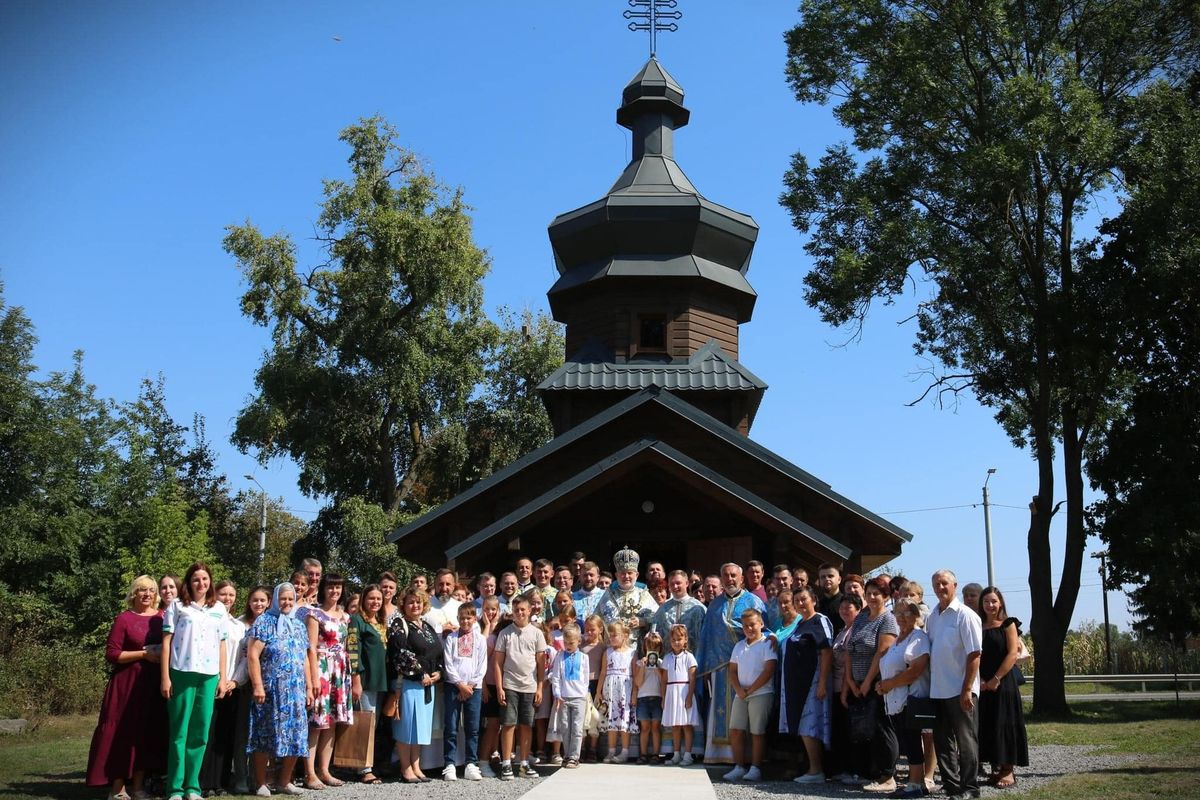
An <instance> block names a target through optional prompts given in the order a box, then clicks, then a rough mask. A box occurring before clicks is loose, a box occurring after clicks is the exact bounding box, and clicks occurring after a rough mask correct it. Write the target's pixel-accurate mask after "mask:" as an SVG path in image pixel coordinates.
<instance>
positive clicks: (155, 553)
mask: <svg viewBox="0 0 1200 800" xmlns="http://www.w3.org/2000/svg"><path fill="white" fill-rule="evenodd" d="M191 510H192V509H191V507H190V506H189V505H188V503H187V501H186V500H184V498H183V496H182V494H181V493H180V491H179V490H178V488H174V489H166V490H164V491H163V492H162V493H161V494H158V495H154V496H152V497H148V498H146V499H145V500H143V501H142V502H141V503H139V504H138V505H137V506H135V507H134V508H132V509H130V510H129V511H128V512H126V513H125V514H123V515H121V520H120V521H121V526H122V528H123V530H124V532H125V533H126V540H127V542H128V543H127V544H126V546H125V547H123V548H122V549H121V553H120V564H121V583H120V585H122V586H128V585H129V582H130V581H132V580H133V579H134V578H136V577H137V576H138V575H142V574H146V575H152V576H154V577H156V578H157V577H158V576H159V575H163V574H165V573H168V572H169V573H171V574H173V575H182V574H183V573H184V572H185V571H186V570H187V568H188V567H189V566H190V565H191V564H193V563H195V562H197V561H202V562H204V563H205V564H207V565H208V566H209V568H210V569H211V570H212V573H213V575H212V577H213V580H214V581H216V580H219V579H221V578H224V577H227V576H226V575H225V574H224V568H223V566H222V565H221V563H220V562H219V561H217V559H216V558H214V554H213V550H212V547H211V545H210V543H209V540H208V515H207V514H205V513H204V512H201V513H200V514H198V515H195V516H192V515H191V514H190V512H191Z"/></svg>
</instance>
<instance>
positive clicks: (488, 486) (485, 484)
mask: <svg viewBox="0 0 1200 800" xmlns="http://www.w3.org/2000/svg"><path fill="white" fill-rule="evenodd" d="M650 403H657V404H658V405H660V406H661V407H663V408H665V409H667V410H669V411H671V412H673V413H675V414H678V415H679V416H680V417H683V418H685V419H688V420H690V421H691V422H693V423H695V424H696V425H698V426H700V427H701V428H703V429H704V430H705V431H707V432H708V433H710V434H712V435H713V436H715V437H717V438H719V439H721V440H722V441H724V442H725V443H727V444H728V445H730V446H732V447H734V448H736V449H738V450H740V451H741V452H743V453H745V454H746V455H748V456H750V457H752V458H753V459H755V460H757V461H758V462H759V463H761V464H762V465H763V466H765V467H767V468H769V469H771V470H774V471H776V472H778V473H780V474H782V475H784V476H786V477H788V478H790V479H791V480H794V481H796V482H798V483H800V484H801V485H803V486H804V487H805V488H807V489H809V490H810V491H812V492H814V493H815V494H817V495H819V496H821V497H823V498H825V499H827V500H829V501H830V502H832V503H834V504H836V505H838V506H841V507H842V508H844V509H845V510H846V511H848V512H850V513H851V514H854V515H855V516H858V517H860V518H862V519H865V520H867V521H869V522H870V523H871V524H872V525H875V526H877V527H879V528H881V529H883V530H884V531H886V532H887V533H889V534H891V535H892V536H895V537H896V538H898V539H901V540H903V541H905V542H910V541H912V534H911V533H909V532H908V531H906V530H904V529H903V528H901V527H899V526H897V525H895V524H893V523H891V522H889V521H887V520H885V519H883V518H882V517H880V516H879V515H877V514H874V513H872V512H870V511H868V510H867V509H865V508H863V507H862V506H860V505H859V504H858V503H855V502H854V501H852V500H850V499H849V498H847V497H844V496H843V495H841V494H839V493H837V492H835V491H833V489H832V488H831V487H830V486H829V484H828V483H825V482H824V481H822V480H820V479H819V478H817V477H816V476H814V475H812V474H810V473H808V472H805V471H804V470H802V469H800V468H799V467H797V466H796V465H795V464H792V463H791V462H790V461H788V460H787V459H785V458H783V457H782V456H780V455H777V454H776V453H773V452H771V451H770V450H768V449H767V448H765V447H763V446H762V445H760V444H757V443H756V442H754V441H752V440H751V439H750V438H748V437H746V436H743V435H741V434H739V433H738V432H736V431H735V430H733V429H732V428H730V427H729V426H728V425H726V424H725V423H723V422H721V421H720V420H718V419H716V418H715V417H712V416H709V415H708V414H705V413H704V412H703V411H701V410H700V409H698V408H696V407H695V406H693V405H691V404H690V403H688V402H686V401H684V400H681V399H680V398H678V397H675V396H673V395H672V394H671V393H670V392H668V391H666V390H663V389H660V388H659V387H657V386H651V387H648V388H646V389H643V390H642V391H640V392H638V393H637V394H634V395H630V396H629V397H627V398H625V399H624V400H622V401H621V402H619V403H614V404H613V405H612V406H610V407H609V408H607V409H605V410H604V411H602V412H600V413H599V414H596V415H595V416H593V417H591V418H589V419H587V420H585V421H584V422H582V423H580V424H579V425H576V426H575V427H574V428H572V429H571V430H569V431H567V432H566V433H564V434H562V435H561V436H557V437H555V438H554V439H553V440H551V441H550V442H548V443H547V444H545V445H542V446H541V447H539V448H538V449H537V450H534V451H532V452H530V453H527V454H525V455H524V456H522V457H521V458H518V459H517V460H516V461H514V462H512V463H511V464H509V465H508V466H507V467H505V468H504V469H501V470H498V471H497V472H494V473H492V474H491V475H489V476H488V477H486V478H484V479H483V480H481V481H479V482H478V483H476V484H475V485H474V486H472V487H471V488H469V489H467V490H466V491H464V492H462V493H461V494H459V495H458V496H456V497H454V498H453V499H451V500H448V501H447V502H445V503H443V504H442V505H440V506H438V507H437V508H435V509H433V510H432V511H429V512H427V513H426V514H424V515H422V516H420V517H418V518H417V519H415V520H413V521H412V522H410V523H408V524H407V525H404V526H402V527H400V528H397V529H396V530H395V531H393V532H392V533H391V534H389V535H388V537H387V540H388V541H389V542H398V541H400V540H401V539H403V538H405V537H406V536H408V535H409V534H411V533H413V532H415V531H417V530H420V529H421V528H423V527H425V526H426V525H428V524H430V523H431V522H434V521H436V520H437V519H439V518H440V517H442V516H445V515H446V514H448V513H449V512H451V511H453V510H455V509H457V508H459V507H461V506H463V505H465V504H466V503H469V502H470V501H471V500H473V499H475V498H477V497H479V496H480V495H483V494H484V493H486V492H488V491H490V490H492V489H493V488H495V487H497V486H499V485H500V484H502V483H504V482H505V481H507V480H509V479H511V478H513V477H514V476H516V475H518V474H519V473H521V472H522V471H524V470H525V469H526V468H528V467H530V466H531V465H533V464H536V463H538V462H540V461H542V460H544V459H546V458H548V457H549V456H551V455H553V454H555V453H557V452H559V451H560V450H562V449H563V448H565V447H567V446H568V445H570V444H573V443H575V442H577V441H579V440H580V439H582V438H584V437H586V436H588V435H589V434H591V433H593V432H594V431H596V430H598V429H600V428H603V427H604V426H605V425H607V424H609V423H610V422H612V421H613V420H615V419H617V418H618V417H621V416H623V415H625V414H629V413H631V412H633V411H634V410H635V409H637V408H639V407H641V406H643V405H646V404H650Z"/></svg>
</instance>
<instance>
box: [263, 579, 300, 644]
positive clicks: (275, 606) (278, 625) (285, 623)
mask: <svg viewBox="0 0 1200 800" xmlns="http://www.w3.org/2000/svg"><path fill="white" fill-rule="evenodd" d="M284 590H291V592H292V596H293V597H295V596H296V587H295V586H293V585H292V584H290V583H281V584H279V585H277V586H276V587H275V591H274V592H273V593H272V594H271V607H270V608H268V609H267V610H266V611H264V612H263V615H264V616H267V617H274V618H275V635H276V636H282V637H288V636H294V635H296V634H297V633H300V632H302V631H303V630H304V623H303V622H301V621H300V620H298V619H296V609H297V608H299V606H298V605H296V606H292V610H291V611H290V612H288V613H287V614H285V613H283V609H281V608H280V607H279V595H280V594H281V593H282V592H283V591H284Z"/></svg>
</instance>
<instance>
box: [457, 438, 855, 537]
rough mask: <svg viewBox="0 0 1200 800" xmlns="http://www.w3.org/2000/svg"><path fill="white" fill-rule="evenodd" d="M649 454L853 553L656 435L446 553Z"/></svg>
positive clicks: (758, 511) (597, 464) (709, 487)
mask: <svg viewBox="0 0 1200 800" xmlns="http://www.w3.org/2000/svg"><path fill="white" fill-rule="evenodd" d="M647 455H653V456H655V457H656V460H660V461H666V462H669V463H670V464H671V465H673V466H675V467H678V468H681V469H683V470H686V471H687V472H689V473H691V474H692V475H694V476H695V477H696V478H697V479H699V480H700V481H702V482H703V484H704V485H705V487H706V488H707V490H708V491H709V492H713V493H715V492H721V493H724V494H726V495H728V496H729V497H730V498H732V499H733V500H734V501H736V502H737V503H739V504H741V505H743V506H745V507H747V508H748V509H749V510H751V511H752V512H754V513H756V514H758V515H761V516H763V517H766V518H769V519H770V520H772V521H774V522H775V523H776V524H779V525H782V526H783V527H785V528H788V529H790V530H792V531H793V532H794V533H795V534H796V535H798V536H802V537H804V538H806V539H808V540H809V541H810V542H812V543H813V544H815V545H817V546H818V547H821V548H823V549H824V550H827V551H828V552H829V553H830V554H832V555H833V556H835V557H837V558H840V559H845V558H848V557H849V556H850V552H851V551H850V549H849V548H847V547H846V546H845V545H843V544H841V543H839V542H837V541H835V540H834V539H831V538H830V537H828V536H826V535H825V534H823V533H821V532H820V531H818V530H817V529H816V528H814V527H812V526H811V525H808V524H806V523H805V522H803V521H802V520H799V519H797V518H796V517H794V516H792V515H791V514H789V513H787V512H786V511H784V510H782V509H780V508H778V507H777V506H775V505H773V504H772V503H769V502H767V501H766V500H764V499H763V498H761V497H759V496H758V495H756V494H754V493H753V492H751V491H749V490H748V489H746V488H745V487H743V486H739V485H738V484H736V483H734V482H733V481H731V480H729V479H728V478H726V477H725V476H724V475H721V474H720V473H719V472H717V471H716V470H713V469H710V468H708V467H706V466H705V465H704V464H701V463H700V462H699V461H696V460H695V459H694V458H691V457H690V456H688V455H686V454H684V453H682V452H680V451H679V450H677V449H675V448H674V447H671V446H670V445H669V444H667V443H665V442H662V441H659V440H657V439H639V440H638V441H636V442H633V443H631V444H629V445H627V446H625V447H623V448H621V449H620V450H618V451H617V452H615V453H613V454H612V455H609V456H607V457H605V458H603V459H601V460H599V461H597V462H595V463H594V464H591V465H590V466H588V467H587V468H586V469H583V470H580V471H579V472H577V473H575V474H574V475H571V476H570V477H568V478H567V479H566V480H564V481H562V482H560V483H558V484H557V485H555V486H552V487H550V488H549V489H547V490H546V491H545V492H543V493H542V494H540V495H538V496H537V497H535V498H533V499H532V500H530V501H529V502H527V503H525V504H524V505H522V506H521V507H520V508H517V509H514V510H513V511H511V512H510V513H508V514H505V515H504V516H503V517H501V518H500V519H498V520H496V521H495V522H493V523H492V524H491V525H488V526H487V527H486V528H484V529H482V530H480V531H478V532H477V533H475V534H474V535H473V536H470V537H468V538H467V539H464V540H463V541H461V542H459V543H458V544H456V545H454V546H453V547H451V548H450V549H448V550H447V551H446V557H447V558H451V559H454V558H458V557H459V556H461V555H462V554H463V553H466V552H468V551H470V550H472V549H474V548H475V547H478V546H479V545H481V544H483V543H484V542H486V541H488V540H489V539H491V538H492V537H493V536H497V535H499V534H501V533H503V532H504V531H506V530H508V529H509V528H511V527H512V526H513V525H516V524H519V523H520V522H522V521H524V520H526V519H528V518H529V517H531V516H533V515H535V514H537V513H538V512H540V511H543V510H545V509H547V508H550V507H552V506H553V505H554V504H555V503H556V502H558V501H560V500H563V499H564V498H567V497H568V496H569V495H571V494H572V493H573V492H575V491H576V490H578V489H580V488H582V487H584V486H586V485H587V484H590V483H593V482H594V481H596V479H597V478H600V477H602V476H603V475H604V474H605V473H608V472H611V471H613V470H615V469H617V468H618V467H621V466H624V465H625V464H627V463H628V462H630V461H632V460H635V459H641V460H646V456H647Z"/></svg>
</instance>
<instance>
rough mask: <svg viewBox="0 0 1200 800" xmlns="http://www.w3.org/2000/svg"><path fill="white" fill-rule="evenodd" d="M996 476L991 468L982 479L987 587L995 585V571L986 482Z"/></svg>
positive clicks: (990, 515)
mask: <svg viewBox="0 0 1200 800" xmlns="http://www.w3.org/2000/svg"><path fill="white" fill-rule="evenodd" d="M995 474H996V468H995V467H991V468H989V469H988V471H987V477H986V478H984V479H983V539H984V542H986V544H987V575H988V586H995V585H996V571H995V569H993V567H992V509H991V506H990V505H989V499H988V486H987V485H988V481H990V480H991V479H992V476H993V475H995Z"/></svg>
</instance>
